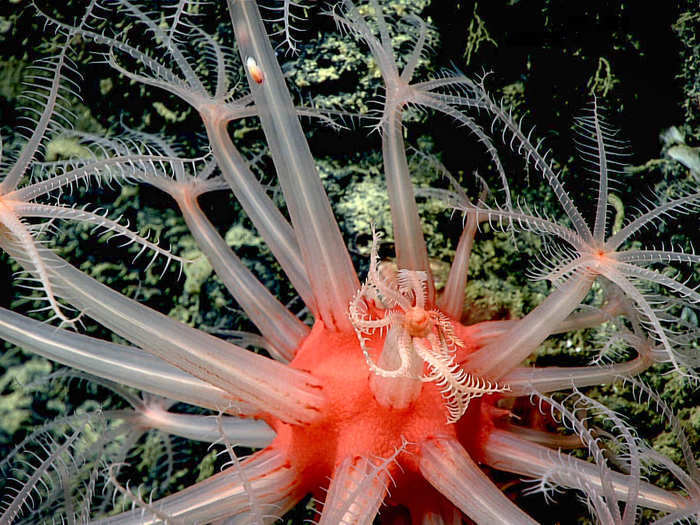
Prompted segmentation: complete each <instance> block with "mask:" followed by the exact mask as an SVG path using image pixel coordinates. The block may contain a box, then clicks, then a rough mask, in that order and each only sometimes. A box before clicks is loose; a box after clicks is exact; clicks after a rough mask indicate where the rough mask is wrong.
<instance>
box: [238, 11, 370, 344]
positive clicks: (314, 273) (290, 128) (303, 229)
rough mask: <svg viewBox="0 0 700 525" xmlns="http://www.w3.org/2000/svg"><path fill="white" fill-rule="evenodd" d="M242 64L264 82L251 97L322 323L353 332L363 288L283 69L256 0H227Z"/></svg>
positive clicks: (253, 89)
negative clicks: (352, 317) (249, 63)
mask: <svg viewBox="0 0 700 525" xmlns="http://www.w3.org/2000/svg"><path fill="white" fill-rule="evenodd" d="M229 11H230V13H231V20H232V21H233V26H234V30H235V33H236V41H237V43H238V46H239V50H240V53H241V57H242V60H243V62H244V63H245V62H246V59H247V57H252V58H253V59H254V60H255V61H256V63H257V65H258V67H259V68H260V69H261V71H262V73H263V75H264V80H262V82H257V81H256V80H254V79H252V77H251V78H250V81H249V83H250V86H251V93H252V95H253V98H254V99H255V105H256V107H257V108H258V113H259V115H260V121H261V123H262V127H263V130H264V131H265V137H266V138H267V142H268V146H269V148H270V153H271V154H272V158H273V160H274V163H275V168H276V169H277V175H278V177H279V180H280V184H281V186H282V191H283V192H284V197H285V200H286V203H287V208H288V210H289V215H290V216H291V219H292V225H293V227H294V232H295V234H296V237H297V241H298V242H299V247H300V249H301V254H302V257H303V259H304V263H305V267H306V269H307V273H308V275H309V280H310V281H311V288H312V290H313V292H314V297H315V299H316V302H317V305H318V309H319V314H320V318H321V319H322V320H323V322H324V323H325V324H326V326H328V327H335V328H338V329H345V330H351V329H352V326H351V324H350V321H349V320H348V318H347V305H348V304H349V303H350V300H351V299H352V297H353V295H354V294H355V291H356V290H357V289H358V288H359V287H360V284H359V281H358V279H357V275H356V273H355V270H354V268H353V266H352V262H351V260H350V256H349V254H348V251H347V248H346V247H345V243H344V242H343V239H342V236H341V234H340V230H339V229H338V224H337V222H336V220H335V217H334V216H333V212H332V210H331V207H330V203H329V201H328V197H327V196H326V193H325V190H324V189H323V184H322V182H321V179H320V177H319V176H318V174H317V170H316V166H315V163H314V161H313V158H312V156H311V152H310V150H309V146H308V143H307V141H306V139H305V137H304V134H303V131H302V129H301V125H300V124H299V119H298V117H297V114H296V110H295V108H294V105H293V104H292V100H291V97H290V96H289V92H288V91H287V87H286V85H285V83H284V77H283V75H282V70H281V68H280V66H279V64H278V63H277V59H276V56H275V52H274V50H273V49H272V46H271V45H270V42H269V40H268V39H267V35H266V33H265V28H264V26H263V24H262V21H261V19H260V14H259V13H258V8H257V5H256V3H255V2H254V1H252V0H241V1H233V0H229Z"/></svg>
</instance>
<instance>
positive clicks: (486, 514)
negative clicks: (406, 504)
mask: <svg viewBox="0 0 700 525" xmlns="http://www.w3.org/2000/svg"><path fill="white" fill-rule="evenodd" d="M420 471H421V473H422V474H423V476H424V477H425V478H426V479H427V480H428V482H430V484H431V485H433V486H434V487H435V488H436V489H437V490H439V491H440V492H441V493H442V494H443V495H444V496H445V497H447V499H449V500H450V501H451V502H452V503H454V504H455V505H456V506H457V507H458V508H459V509H460V510H461V511H462V512H464V513H465V514H466V515H467V516H469V517H470V518H471V519H472V520H474V521H475V522H477V523H502V524H508V525H526V524H529V525H536V524H537V522H536V521H535V520H533V519H532V518H531V517H530V516H528V515H527V514H525V512H523V511H522V510H520V509H519V508H518V507H517V506H516V505H515V503H513V502H512V501H511V500H509V499H508V497H507V496H506V495H505V494H504V493H503V492H501V490H500V489H499V488H498V487H496V486H495V485H494V484H493V482H492V481H491V480H490V479H489V477H488V476H487V475H486V474H485V473H484V472H483V471H482V470H481V469H480V468H479V466H478V465H477V464H476V463H475V462H474V460H473V459H472V458H471V457H469V454H468V453H467V451H466V450H464V449H463V448H462V446H461V445H460V444H459V442H457V441H456V440H454V439H448V438H434V439H430V440H428V441H426V442H424V443H423V444H422V445H421V449H420Z"/></svg>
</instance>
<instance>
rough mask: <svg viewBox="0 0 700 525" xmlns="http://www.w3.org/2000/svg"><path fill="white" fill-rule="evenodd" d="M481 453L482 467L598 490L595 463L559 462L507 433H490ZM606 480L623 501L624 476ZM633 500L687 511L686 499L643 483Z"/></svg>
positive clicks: (548, 452)
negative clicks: (610, 481) (483, 459)
mask: <svg viewBox="0 0 700 525" xmlns="http://www.w3.org/2000/svg"><path fill="white" fill-rule="evenodd" d="M484 451H485V452H484V456H485V462H486V464H487V465H489V466H491V467H493V468H495V469H498V470H505V471H508V472H514V473H516V474H520V475H523V476H530V477H535V478H539V477H542V476H545V475H546V476H548V477H549V479H550V480H551V481H552V482H554V483H557V484H559V485H563V486H566V487H572V488H578V489H581V490H584V491H585V490H586V489H593V490H602V488H601V479H600V471H599V468H598V466H597V465H596V464H594V463H588V462H586V461H583V460H580V459H577V458H574V457H570V456H566V461H562V458H561V457H560V455H559V453H557V452H556V451H553V450H551V449H549V448H547V447H543V446H542V445H537V444H535V443H531V442H529V441H527V440H525V439H523V438H520V437H518V436H516V435H514V434H512V433H510V432H505V431H503V430H495V431H493V432H492V433H491V434H490V435H489V437H488V439H487V440H486V442H485V443H484ZM610 478H611V480H612V486H613V490H614V494H615V496H616V497H617V498H618V500H625V499H626V498H627V496H628V491H629V490H630V489H629V487H630V486H631V484H630V482H629V480H628V479H627V478H628V476H627V475H625V474H620V473H618V472H611V473H610ZM584 482H585V485H584ZM637 498H638V499H637V501H638V504H639V505H642V506H645V507H650V508H653V509H657V510H664V511H668V512H673V511H676V510H680V509H684V508H687V507H688V506H689V505H690V504H691V502H690V501H689V500H688V499H687V498H684V497H682V496H679V495H678V494H674V493H673V492H669V491H666V490H663V489H660V488H658V487H656V486H654V485H651V484H649V483H644V482H642V483H640V486H639V493H638V495H637Z"/></svg>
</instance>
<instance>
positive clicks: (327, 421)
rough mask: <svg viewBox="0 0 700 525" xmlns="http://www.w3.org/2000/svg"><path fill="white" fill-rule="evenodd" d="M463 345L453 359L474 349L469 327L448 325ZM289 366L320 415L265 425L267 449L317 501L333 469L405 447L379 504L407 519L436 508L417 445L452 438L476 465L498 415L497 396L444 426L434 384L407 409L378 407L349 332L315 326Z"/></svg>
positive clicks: (438, 499) (438, 501) (377, 343)
mask: <svg viewBox="0 0 700 525" xmlns="http://www.w3.org/2000/svg"><path fill="white" fill-rule="evenodd" d="M454 327H455V332H456V334H457V335H458V337H460V338H461V339H462V340H463V341H464V342H465V345H464V347H463V348H460V349H459V354H460V355H458V356H457V358H458V360H461V359H462V358H463V357H464V356H465V355H466V354H468V353H470V352H473V351H475V350H477V349H478V344H477V343H476V342H475V338H474V336H473V335H471V333H472V330H471V327H465V326H463V325H461V324H459V323H456V322H455V323H454ZM383 338H384V337H383V336H378V335H377V336H375V337H373V338H372V341H371V343H370V344H371V346H372V347H373V348H381V346H382V342H383ZM291 366H293V367H295V368H298V369H301V370H304V371H307V372H309V373H311V374H313V375H314V376H315V377H316V378H318V379H319V380H320V381H321V383H322V385H323V391H324V394H325V396H326V399H327V402H326V403H325V405H323V407H322V409H321V411H322V414H321V416H320V417H319V418H318V419H317V420H316V421H315V422H314V423H313V424H311V425H307V426H295V425H288V424H286V423H283V422H281V421H279V420H268V422H269V423H270V424H271V425H272V426H273V427H274V428H275V430H276V431H277V437H276V438H275V440H274V442H273V444H272V445H271V446H272V447H277V448H279V449H282V450H284V451H285V454H286V456H287V457H288V458H289V461H290V462H291V463H292V466H293V467H294V468H295V470H296V471H297V472H299V477H300V480H301V481H300V487H299V488H300V489H301V490H302V491H303V492H304V493H306V492H311V493H313V494H314V496H316V497H317V498H318V499H321V500H322V499H323V498H324V496H325V495H324V492H322V490H320V487H325V486H326V485H327V483H328V479H330V477H331V476H332V474H333V470H334V468H335V466H336V465H337V464H339V463H340V461H342V459H343V458H345V457H358V456H359V457H365V458H368V459H370V460H376V459H379V458H381V459H383V458H388V457H390V456H391V455H392V454H394V453H395V451H396V450H397V449H398V448H399V447H401V445H402V441H403V440H406V441H407V442H409V445H408V446H407V447H406V449H405V452H403V453H401V454H400V455H399V456H398V457H397V461H396V462H395V463H394V464H393V465H392V466H391V467H390V470H389V473H390V475H391V478H392V479H393V481H394V483H392V484H390V486H389V491H390V493H391V497H390V498H388V499H387V500H386V501H385V503H387V504H389V505H404V506H406V507H408V509H409V510H410V511H411V515H412V516H420V515H421V510H423V509H426V508H432V509H437V508H439V506H440V505H442V504H443V502H446V500H444V498H443V496H441V495H440V494H438V492H437V491H435V489H433V488H432V487H431V486H430V485H429V484H428V483H427V481H425V480H424V479H423V477H422V475H421V473H420V470H419V466H418V455H417V454H415V452H416V451H417V446H418V445H419V444H420V443H422V442H424V441H426V440H427V439H430V438H431V437H433V436H449V437H453V438H456V439H458V440H459V441H460V442H461V443H462V445H463V446H464V447H465V449H466V450H467V451H468V452H469V453H470V455H471V456H472V457H473V458H474V459H475V460H476V461H479V459H480V457H481V443H483V442H484V440H485V439H486V438H487V436H488V434H489V432H490V430H491V429H492V428H493V425H494V420H495V419H496V418H497V417H499V415H500V413H501V412H502V411H501V410H499V409H498V408H496V407H495V406H494V403H495V402H496V400H497V399H498V396H497V395H489V396H484V397H482V398H478V399H474V400H473V401H472V402H471V404H470V405H469V408H468V409H467V412H466V414H465V415H464V416H463V417H462V418H461V419H460V420H459V421H458V422H457V423H456V424H448V423H447V418H448V411H447V408H446V407H445V403H444V400H443V398H442V396H441V394H440V390H439V388H438V387H436V385H435V384H434V383H431V382H426V383H424V384H423V387H422V390H421V394H420V396H419V397H418V399H417V400H416V401H415V402H413V403H412V404H411V405H410V406H409V407H408V408H406V409H402V410H397V409H393V408H387V407H384V406H382V405H380V404H379V403H378V402H377V401H376V399H375V398H374V395H373V394H372V391H371V390H370V386H369V384H370V382H369V379H370V374H371V372H370V371H369V369H368V367H367V363H366V362H365V359H364V357H363V354H362V351H361V349H360V345H359V343H358V340H357V336H356V335H355V333H354V332H335V331H331V330H329V329H327V328H326V327H325V326H324V324H323V323H322V322H317V323H316V324H315V325H314V327H313V330H312V332H311V334H310V335H309V336H308V337H307V338H306V339H305V341H304V342H303V344H302V346H301V347H300V348H299V350H298V351H297V353H296V357H295V358H294V360H293V361H292V363H291Z"/></svg>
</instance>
